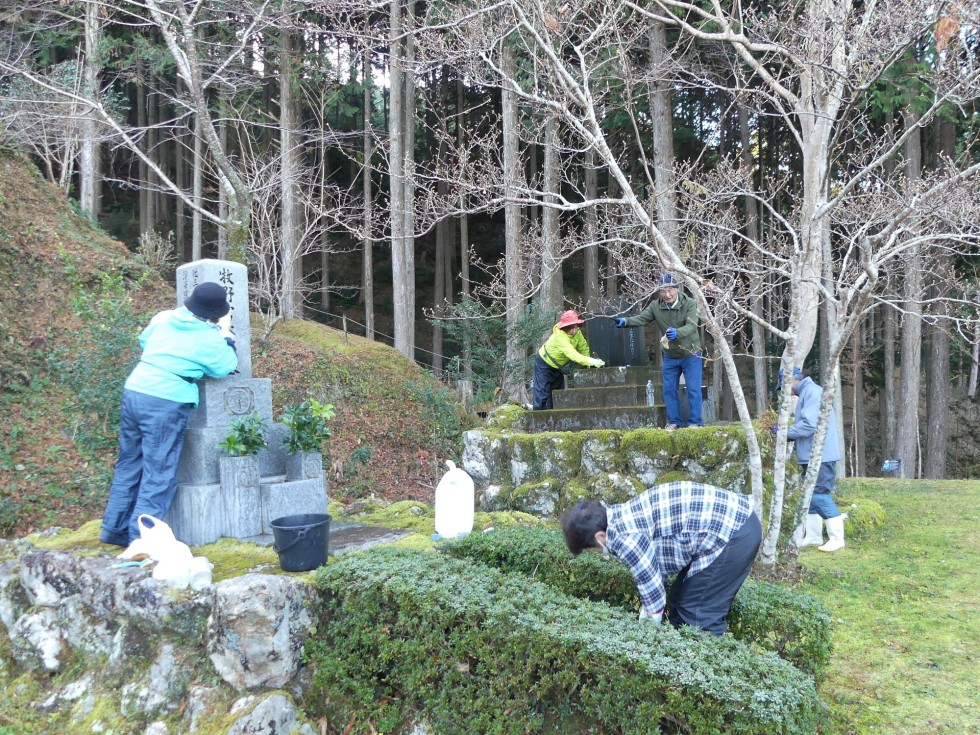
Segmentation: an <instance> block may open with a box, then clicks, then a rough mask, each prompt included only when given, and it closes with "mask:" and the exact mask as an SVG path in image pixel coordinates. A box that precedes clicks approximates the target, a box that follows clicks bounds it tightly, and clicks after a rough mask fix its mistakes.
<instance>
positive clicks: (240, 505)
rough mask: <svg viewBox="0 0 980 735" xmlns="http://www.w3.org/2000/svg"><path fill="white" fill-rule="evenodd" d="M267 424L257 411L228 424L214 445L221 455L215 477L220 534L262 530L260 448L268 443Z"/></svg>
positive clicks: (244, 535) (241, 534) (242, 535)
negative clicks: (218, 488)
mask: <svg viewBox="0 0 980 735" xmlns="http://www.w3.org/2000/svg"><path fill="white" fill-rule="evenodd" d="M266 429H267V425H266V422H265V419H263V418H262V417H261V416H259V414H258V413H253V414H251V415H250V416H245V417H243V418H240V419H236V420H235V421H232V422H231V423H230V424H229V431H228V435H227V436H226V437H225V438H224V440H223V441H220V442H218V446H219V447H220V448H221V449H222V450H224V452H225V455H224V456H222V457H219V458H218V477H219V481H220V483H221V498H222V504H223V506H224V515H225V523H224V527H225V528H224V535H226V536H231V537H232V538H248V537H249V536H258V535H260V534H261V533H262V498H261V492H260V489H259V481H260V478H261V473H260V472H259V457H258V454H259V452H260V451H262V450H263V449H265V448H266V447H267V446H268V444H267V443H266V439H265V432H266Z"/></svg>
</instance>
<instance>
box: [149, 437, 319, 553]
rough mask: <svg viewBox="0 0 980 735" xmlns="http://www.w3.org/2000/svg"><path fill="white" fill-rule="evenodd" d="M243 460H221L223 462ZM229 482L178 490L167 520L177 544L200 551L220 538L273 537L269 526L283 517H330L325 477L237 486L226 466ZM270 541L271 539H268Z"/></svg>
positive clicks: (276, 478) (281, 478)
mask: <svg viewBox="0 0 980 735" xmlns="http://www.w3.org/2000/svg"><path fill="white" fill-rule="evenodd" d="M236 459H243V458H242V457H222V458H221V461H222V463H223V464H225V460H236ZM226 466H227V467H228V469H226V470H224V471H225V472H227V473H229V474H228V476H227V477H226V479H225V481H224V482H222V483H220V484H219V483H215V484H213V485H178V486H177V494H176V495H175V496H174V502H173V503H172V504H171V506H170V511H169V512H168V513H167V515H166V516H165V517H164V520H165V521H166V522H167V523H168V524H169V525H170V527H171V528H172V529H173V531H174V535H175V536H176V537H177V539H178V540H179V541H183V542H184V543H185V544H187V545H188V546H202V545H204V544H210V543H211V542H213V541H217V540H218V539H219V538H221V537H222V536H227V537H229V538H236V539H252V538H254V537H256V536H262V535H266V534H271V533H272V527H271V525H270V524H271V522H272V521H274V520H275V519H276V518H282V517H283V516H292V515H300V514H303V513H326V512H327V488H326V486H325V484H324V481H323V476H322V475H321V476H320V477H315V478H311V479H308V480H286V478H285V476H284V475H276V476H273V477H263V478H261V479H260V480H259V482H258V484H257V485H256V486H254V487H253V486H248V485H242V484H238V482H237V480H238V479H239V478H238V475H236V474H235V473H236V469H232V468H233V467H234V463H233V462H232V463H227V465H226ZM269 538H271V535H270V536H269Z"/></svg>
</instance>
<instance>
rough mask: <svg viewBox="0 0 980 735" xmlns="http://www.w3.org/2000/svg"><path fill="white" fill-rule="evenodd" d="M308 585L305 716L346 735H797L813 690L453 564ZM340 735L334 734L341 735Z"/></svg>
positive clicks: (333, 573) (809, 716)
mask: <svg viewBox="0 0 980 735" xmlns="http://www.w3.org/2000/svg"><path fill="white" fill-rule="evenodd" d="M314 581H315V584H316V585H317V587H318V588H319V589H320V590H321V592H322V594H323V599H324V601H325V603H326V606H327V616H326V622H325V623H324V624H323V626H322V628H321V629H319V630H317V631H316V634H315V635H314V636H312V637H311V640H310V641H309V643H308V644H307V651H306V653H307V661H308V662H309V664H310V666H311V669H312V683H311V689H310V692H309V697H308V699H307V701H308V702H309V703H310V704H311V706H312V708H313V709H314V710H315V713H316V714H317V715H323V716H325V717H327V718H328V721H329V722H331V723H333V724H334V725H335V726H337V727H338V729H339V728H342V727H344V726H345V725H349V731H351V732H354V731H356V732H387V733H390V732H404V731H406V730H407V729H408V728H409V727H410V726H411V723H412V722H413V721H414V720H421V721H424V722H426V723H427V724H428V725H429V726H430V727H431V728H432V730H433V731H434V732H435V733H437V734H438V735H449V734H450V733H488V734H490V733H496V734H501V735H503V734H507V735H510V734H513V735H518V734H520V735H524V734H525V733H563V734H565V735H570V734H575V733H583V734H584V733H599V732H601V733H606V734H607V735H614V734H616V733H624V734H625V733H630V734H631V735H644V734H646V733H649V734H651V735H652V734H653V733H698V734H701V733H704V734H708V733H711V734H715V735H720V734H721V733H740V734H743V735H751V734H752V733H757V734H758V735H763V734H765V735H771V734H772V733H781V734H782V735H795V734H797V733H800V734H803V733H812V732H813V730H814V727H815V724H816V718H817V716H818V712H819V710H820V706H819V702H818V699H817V695H816V692H815V689H814V684H813V680H812V679H811V678H810V677H808V676H806V675H805V674H803V673H801V672H800V671H798V670H797V669H795V668H794V667H793V666H791V665H790V664H788V663H787V662H785V661H782V660H781V659H779V658H778V657H776V656H774V655H772V654H770V653H764V654H758V653H755V652H753V651H751V650H750V649H749V648H747V647H746V646H744V645H743V644H741V643H740V642H738V641H737V640H735V639H734V638H732V637H731V636H723V637H720V638H716V637H714V636H710V635H707V634H704V633H701V632H700V631H693V630H688V631H683V632H679V631H676V630H674V629H673V628H672V627H670V626H666V625H652V624H650V623H648V622H645V621H639V620H637V618H636V616H635V615H633V614H627V613H626V612H624V611H622V610H620V609H617V608H615V607H611V606H609V605H606V604H604V603H597V602H591V601H588V600H581V599H578V598H574V597H569V596H567V595H563V594H561V593H559V592H557V591H556V590H554V589H552V588H550V587H548V586H546V585H543V584H538V583H536V582H533V581H530V580H528V578H527V577H525V576H523V575H515V574H505V573H503V572H500V571H498V570H495V569H491V568H490V567H487V566H485V565H482V564H477V563H474V562H472V561H468V560H458V559H451V558H449V557H446V556H444V555H441V554H433V553H431V552H429V553H427V552H420V551H412V550H408V549H393V548H388V549H376V550H372V551H369V552H366V553H360V554H348V555H345V556H343V557H342V558H341V559H340V560H339V561H337V562H335V563H332V564H330V565H328V566H325V567H321V568H320V569H319V570H317V572H316V573H315V575H314ZM345 732H348V730H345Z"/></svg>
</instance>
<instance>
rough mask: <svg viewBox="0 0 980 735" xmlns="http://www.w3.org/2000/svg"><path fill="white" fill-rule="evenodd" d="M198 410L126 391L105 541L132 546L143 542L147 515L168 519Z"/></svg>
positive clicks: (105, 519) (105, 520) (105, 518)
mask: <svg viewBox="0 0 980 735" xmlns="http://www.w3.org/2000/svg"><path fill="white" fill-rule="evenodd" d="M191 408H192V406H191V404H189V403H175V402H174V401H168V400H166V399H164V398H154V397H153V396H148V395H144V394H143V393H136V392H134V391H131V390H124V391H123V397H122V415H121V416H120V419H119V458H118V459H117V460H116V468H115V471H114V473H113V477H112V487H111V488H110V489H109V501H108V503H106V509H105V513H104V514H103V516H102V533H101V534H100V535H99V540H100V541H102V542H103V543H107V544H116V545H117V546H127V545H129V543H130V541H132V540H134V539H137V538H139V535H140V533H139V526H138V525H137V522H136V520H137V518H139V516H140V515H141V514H143V513H146V514H148V515H151V516H154V517H156V518H163V516H164V514H165V513H166V512H167V511H168V510H170V504H171V503H172V502H173V499H174V494H175V493H176V492H177V464H178V462H179V461H180V451H181V449H183V447H184V434H185V433H186V430H187V416H188V414H189V413H190V410H191Z"/></svg>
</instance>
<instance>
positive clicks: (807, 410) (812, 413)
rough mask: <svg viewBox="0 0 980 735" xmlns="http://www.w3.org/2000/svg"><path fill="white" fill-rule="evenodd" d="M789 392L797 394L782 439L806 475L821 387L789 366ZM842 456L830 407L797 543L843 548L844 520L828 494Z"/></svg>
mask: <svg viewBox="0 0 980 735" xmlns="http://www.w3.org/2000/svg"><path fill="white" fill-rule="evenodd" d="M791 380H792V390H793V394H794V395H796V396H799V398H798V400H797V401H796V410H795V412H794V414H793V424H792V425H791V426H790V427H789V429H788V430H787V432H786V438H787V439H788V440H789V441H791V442H793V443H794V446H795V447H796V459H797V461H798V462H799V463H800V469H801V470H802V472H803V473H804V474H806V469H807V466H808V465H809V463H810V460H811V459H813V457H812V456H811V455H812V450H813V435H814V434H815V433H816V431H817V421H818V420H819V419H820V401H821V399H822V398H823V388H821V387H820V386H819V385H817V384H816V383H815V382H814V381H813V378H811V377H810V376H808V375H804V373H803V370H801V369H800V368H798V367H796V368H793V376H792V379H791ZM782 381H783V371H782V370H780V371H779V383H778V384H777V386H776V387H777V390H778V389H779V388H781V387H782ZM841 458H842V455H841V451H840V442H839V441H838V438H837V417H836V415H835V413H834V410H833V409H830V417H829V420H828V424H827V436H826V437H825V438H824V442H823V452H822V453H821V456H820V470H819V472H818V473H817V484H816V486H815V487H814V488H813V496H812V497H811V498H810V508H809V513H807V516H806V524H805V528H804V530H805V534H804V536H803V540H802V541H801V542H800V546H801V547H803V546H817V547H818V548H819V550H820V551H837V550H838V549H843V548H844V519H845V518H846V516H845V515H844V514H843V513H841V512H840V510H839V509H838V507H837V503H835V502H834V496H833V495H831V493H832V492H833V491H834V489H835V488H836V487H837V462H838V461H840V459H841ZM825 523H826V525H827V535H828V536H829V537H830V538H829V540H828V541H827V543H824V542H823V524H825Z"/></svg>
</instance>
